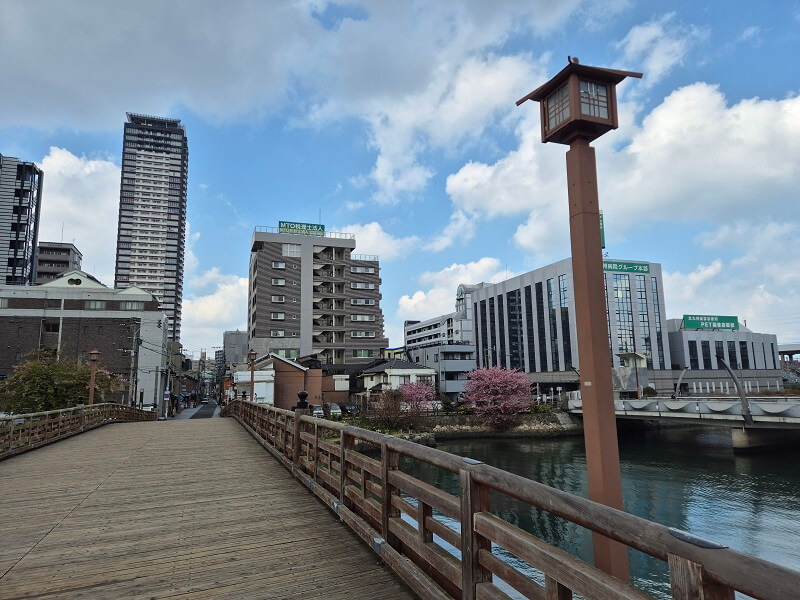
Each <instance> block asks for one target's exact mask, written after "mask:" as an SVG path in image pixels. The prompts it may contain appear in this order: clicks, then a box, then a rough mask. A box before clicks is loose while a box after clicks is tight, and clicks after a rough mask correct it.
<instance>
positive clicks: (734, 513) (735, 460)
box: [402, 428, 800, 598]
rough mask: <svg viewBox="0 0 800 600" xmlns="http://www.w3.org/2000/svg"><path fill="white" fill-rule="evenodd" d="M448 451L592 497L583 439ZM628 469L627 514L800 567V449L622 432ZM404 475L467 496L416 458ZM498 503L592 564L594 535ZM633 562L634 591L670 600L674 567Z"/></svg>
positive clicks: (635, 558)
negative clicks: (745, 451) (761, 449)
mask: <svg viewBox="0 0 800 600" xmlns="http://www.w3.org/2000/svg"><path fill="white" fill-rule="evenodd" d="M439 448H440V449H442V450H445V451H447V452H452V453H453V454H458V455H460V456H468V457H471V458H474V459H477V460H481V461H483V462H485V463H488V464H491V465H494V466H496V467H499V468H501V469H504V470H507V471H510V472H512V473H517V474H519V475H522V476H524V477H527V478H529V479H534V480H536V481H540V482H542V483H545V484H547V485H550V486H552V487H555V488H558V489H560V490H564V491H566V492H570V493H573V494H576V495H579V496H583V497H586V496H587V489H586V454H585V452H584V446H583V438H581V437H574V438H559V439H543V440H538V439H480V440H453V441H448V442H443V443H441V444H440V445H439ZM620 462H621V467H622V481H623V484H622V485H623V497H624V503H625V510H626V511H627V512H630V513H633V514H635V515H637V516H639V517H643V518H645V519H649V520H651V521H655V522H657V523H661V524H662V525H666V526H669V527H677V528H679V529H684V530H686V531H690V532H691V533H693V534H695V535H699V536H701V537H704V538H708V539H711V540H714V541H716V542H719V543H722V544H725V545H728V546H730V547H731V548H734V549H736V550H739V551H741V552H745V553H747V554H752V555H754V556H758V557H760V558H763V559H766V560H770V561H773V562H776V563H779V564H783V565H785V566H788V567H791V568H794V569H800V468H798V467H799V466H800V452H798V451H797V450H794V449H792V450H786V449H783V450H778V451H772V452H769V453H762V454H755V455H747V456H742V455H734V454H733V450H732V448H731V444H730V433H729V432H728V431H727V430H716V429H705V428H700V429H695V428H691V429H664V430H658V431H646V432H641V431H639V432H625V433H623V434H621V436H620ZM402 468H403V470H406V471H408V472H410V473H412V474H414V475H415V476H417V477H419V478H421V479H424V480H426V481H429V482H431V483H433V484H435V485H437V486H438V487H440V488H442V489H445V490H447V491H449V492H451V493H455V494H458V480H457V477H456V476H454V475H451V474H449V473H445V472H443V471H440V470H438V469H435V468H432V467H429V466H427V465H422V464H419V463H413V464H412V463H411V462H410V461H409V462H407V463H405V464H404V465H403V467H402ZM491 502H492V511H493V512H495V513H496V514H498V515H500V516H501V517H502V518H504V519H506V520H508V521H509V522H511V523H514V524H516V525H517V526H519V527H521V528H522V529H525V530H526V531H529V532H531V533H533V534H535V535H537V536H539V537H541V538H542V539H544V540H546V541H548V542H550V543H552V544H554V545H556V546H558V547H560V548H562V549H564V550H566V551H568V552H570V553H572V554H574V555H576V556H579V557H580V558H582V559H584V560H587V561H591V557H592V548H591V536H590V535H589V533H588V532H586V531H585V530H584V529H583V528H581V527H578V526H576V525H573V524H572V523H569V522H567V521H564V520H563V519H560V518H558V517H554V516H552V515H550V514H549V513H545V512H543V511H540V510H536V509H533V508H531V507H530V506H527V505H524V504H522V503H520V502H517V501H515V500H512V499H509V498H507V497H500V496H495V495H493V496H492V498H491ZM456 529H457V527H456ZM506 558H507V560H510V561H512V562H515V563H517V562H518V561H516V560H515V559H514V558H513V557H511V556H510V555H509V556H507V557H506ZM630 558H631V575H632V579H633V582H634V585H636V586H637V587H639V588H640V589H642V590H644V591H646V592H648V593H650V594H652V595H654V596H656V597H664V598H668V597H669V577H668V573H667V568H666V564H665V563H663V562H662V561H660V560H657V559H652V558H650V557H648V556H646V555H644V554H641V553H639V552H637V551H631V552H630ZM532 574H533V575H534V576H535V575H536V574H535V573H533V572H532ZM536 578H537V579H538V577H536Z"/></svg>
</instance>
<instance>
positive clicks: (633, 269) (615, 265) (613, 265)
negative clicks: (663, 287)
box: [603, 260, 650, 273]
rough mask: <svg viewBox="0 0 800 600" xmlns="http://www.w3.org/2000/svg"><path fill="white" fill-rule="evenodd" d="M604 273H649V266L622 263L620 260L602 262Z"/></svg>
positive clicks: (645, 264)
mask: <svg viewBox="0 0 800 600" xmlns="http://www.w3.org/2000/svg"><path fill="white" fill-rule="evenodd" d="M603 270H604V271H618V272H620V273H649V272H650V265H649V264H647V263H637V262H624V261H620V260H604V261H603Z"/></svg>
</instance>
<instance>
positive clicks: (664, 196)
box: [598, 83, 800, 227]
mask: <svg viewBox="0 0 800 600" xmlns="http://www.w3.org/2000/svg"><path fill="white" fill-rule="evenodd" d="M798 156H800V97H798V96H793V97H789V98H784V99H782V100H766V99H765V100H762V99H759V98H751V99H744V100H741V101H740V102H738V103H737V104H734V105H728V103H727V102H726V99H725V97H724V95H723V94H722V93H721V92H720V90H719V89H718V88H717V87H715V86H711V85H708V84H705V83H696V84H693V85H689V86H686V87H683V88H680V89H678V90H676V91H674V92H672V93H671V94H670V95H669V96H667V98H665V99H664V101H663V102H662V103H661V104H660V105H659V106H657V107H656V108H654V109H653V110H652V112H651V113H650V114H649V115H647V116H646V117H645V119H644V121H643V124H642V126H641V128H639V129H636V130H634V131H633V133H632V135H631V143H630V145H629V146H627V147H625V148H624V149H622V150H621V151H619V152H614V151H612V150H611V149H606V150H605V151H604V152H602V153H598V162H599V163H600V164H599V166H598V172H599V177H600V178H601V187H600V192H601V205H603V206H604V208H605V209H606V215H607V218H608V219H609V220H613V222H614V223H615V224H616V225H617V226H620V225H623V226H625V227H630V226H631V225H633V224H634V223H636V222H637V221H638V220H640V219H647V220H649V221H653V220H664V221H672V222H686V221H688V222H697V220H698V219H713V220H714V221H715V222H719V219H720V218H721V217H722V218H723V219H725V220H726V221H731V220H734V219H738V218H742V217H746V216H752V217H760V216H761V215H763V214H764V212H765V211H768V210H777V211H781V212H784V211H785V209H786V207H787V206H789V205H792V204H793V203H794V200H795V199H796V194H797V189H798V186H800V172H799V171H798V170H797V157H798ZM792 217H793V216H792Z"/></svg>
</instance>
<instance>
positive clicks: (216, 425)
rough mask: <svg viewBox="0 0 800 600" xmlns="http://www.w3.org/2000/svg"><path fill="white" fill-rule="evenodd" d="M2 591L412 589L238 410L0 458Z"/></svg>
mask: <svg viewBox="0 0 800 600" xmlns="http://www.w3.org/2000/svg"><path fill="white" fill-rule="evenodd" d="M0 490H2V492H0V598H3V599H11V598H237V599H238V598H326V599H334V598H345V597H346V598H349V599H353V598H376V597H380V598H389V599H392V598H409V597H412V595H411V593H410V592H409V591H408V590H407V588H406V587H405V586H404V585H403V584H402V582H400V581H399V580H398V579H397V578H396V577H395V576H394V575H393V574H392V573H391V572H390V571H389V570H388V569H387V568H386V567H384V566H382V565H381V564H380V563H379V561H378V560H377V558H376V556H375V555H374V554H373V552H372V551H371V550H370V548H369V547H368V546H367V545H365V544H364V543H363V542H361V541H360V540H359V539H358V537H357V536H356V535H355V534H353V533H352V532H351V531H350V530H349V529H348V528H347V527H345V526H344V525H342V524H341V523H340V522H339V519H337V518H336V516H335V515H334V514H333V513H331V511H329V510H328V509H327V508H326V507H325V506H324V505H323V504H321V503H320V502H319V501H318V500H317V499H316V498H315V497H314V496H313V495H312V494H309V492H308V490H307V489H306V488H305V487H303V486H300V485H298V483H297V481H296V480H295V478H294V477H292V475H291V473H290V472H288V471H287V470H286V469H284V468H283V466H281V465H280V464H279V463H278V462H277V461H275V459H274V458H272V457H271V456H270V455H269V454H268V453H267V452H265V451H264V449H263V448H262V447H261V446H260V445H259V444H258V443H257V442H256V441H255V440H254V439H253V438H252V437H251V436H250V435H249V434H248V433H247V432H246V431H245V430H244V429H243V428H242V427H241V426H240V425H239V424H238V423H237V422H236V421H235V420H233V419H216V418H215V419H191V420H175V421H168V422H146V423H117V424H113V425H107V426H104V427H100V428H98V429H94V430H92V431H88V432H86V433H83V434H81V435H77V436H74V437H71V438H68V439H66V440H63V441H59V442H57V443H55V444H51V445H49V446H46V447H43V448H39V449H37V450H35V451H32V452H26V453H24V454H20V455H19V456H14V457H12V458H9V459H7V460H4V461H1V462H0Z"/></svg>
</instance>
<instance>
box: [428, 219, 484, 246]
mask: <svg viewBox="0 0 800 600" xmlns="http://www.w3.org/2000/svg"><path fill="white" fill-rule="evenodd" d="M475 228H476V223H475V220H474V219H473V218H472V217H470V216H469V215H467V214H466V213H465V212H463V211H460V210H457V211H456V212H454V213H453V214H452V215H450V221H449V222H448V223H447V225H446V226H445V228H444V229H443V230H442V232H441V233H440V234H439V235H436V236H434V237H433V238H432V239H431V240H429V241H428V242H427V243H426V244H425V246H424V248H425V249H426V250H431V251H433V252H440V251H442V250H444V249H446V248H449V247H450V246H452V245H453V244H454V243H455V242H456V241H458V242H460V243H464V242H467V241H469V240H471V239H472V238H473V237H475Z"/></svg>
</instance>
